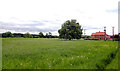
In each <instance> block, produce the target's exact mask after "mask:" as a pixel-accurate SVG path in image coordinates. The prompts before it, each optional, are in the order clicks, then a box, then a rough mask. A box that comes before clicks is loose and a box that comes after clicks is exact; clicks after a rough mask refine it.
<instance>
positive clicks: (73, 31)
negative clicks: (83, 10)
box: [58, 20, 82, 40]
mask: <svg viewBox="0 0 120 71" xmlns="http://www.w3.org/2000/svg"><path fill="white" fill-rule="evenodd" d="M58 33H59V38H63V39H69V40H71V39H80V38H81V36H82V29H81V26H80V25H79V23H76V20H71V21H70V20H67V21H66V22H65V23H64V24H62V27H61V29H59V30H58Z"/></svg>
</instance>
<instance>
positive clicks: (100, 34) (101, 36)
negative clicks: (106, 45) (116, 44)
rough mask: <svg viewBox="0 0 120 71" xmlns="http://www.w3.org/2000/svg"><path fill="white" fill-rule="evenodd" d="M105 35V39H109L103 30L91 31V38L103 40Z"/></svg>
mask: <svg viewBox="0 0 120 71" xmlns="http://www.w3.org/2000/svg"><path fill="white" fill-rule="evenodd" d="M105 35H106V40H111V39H112V38H111V37H110V36H109V35H107V34H105V32H96V33H92V35H91V39H98V40H104V39H105Z"/></svg>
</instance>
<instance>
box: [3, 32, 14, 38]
mask: <svg viewBox="0 0 120 71" xmlns="http://www.w3.org/2000/svg"><path fill="white" fill-rule="evenodd" d="M2 37H13V34H12V33H11V32H10V31H8V32H5V33H3V34H2Z"/></svg>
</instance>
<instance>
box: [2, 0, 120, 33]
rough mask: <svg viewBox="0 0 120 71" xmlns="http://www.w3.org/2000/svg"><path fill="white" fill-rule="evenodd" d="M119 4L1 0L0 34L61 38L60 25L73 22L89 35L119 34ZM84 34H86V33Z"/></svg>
mask: <svg viewBox="0 0 120 71" xmlns="http://www.w3.org/2000/svg"><path fill="white" fill-rule="evenodd" d="M118 1H120V0H0V33H3V32H6V31H11V32H12V33H26V32H30V33H31V34H38V33H39V32H43V33H44V34H46V33H48V32H51V33H52V34H53V35H59V34H58V29H60V28H61V25H62V24H63V23H64V22H65V21H67V20H71V19H76V20H77V22H79V24H80V25H81V26H82V28H83V29H86V31H85V33H86V35H91V34H92V33H95V32H99V31H101V32H103V31H104V26H106V32H107V34H108V35H112V27H115V28H114V33H115V34H117V33H118ZM83 33H84V31H83Z"/></svg>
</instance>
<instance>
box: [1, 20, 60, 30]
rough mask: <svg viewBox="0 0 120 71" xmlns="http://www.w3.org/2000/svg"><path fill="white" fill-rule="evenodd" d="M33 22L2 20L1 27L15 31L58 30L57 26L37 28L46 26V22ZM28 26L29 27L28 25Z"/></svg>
mask: <svg viewBox="0 0 120 71" xmlns="http://www.w3.org/2000/svg"><path fill="white" fill-rule="evenodd" d="M32 22H33V23H32V24H15V23H4V22H0V29H5V30H14V31H15V32H54V31H57V30H58V27H57V26H54V27H49V28H42V29H41V28H37V27H36V26H41V27H45V25H44V24H45V23H42V22H39V21H32ZM26 26H28V27H26Z"/></svg>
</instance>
